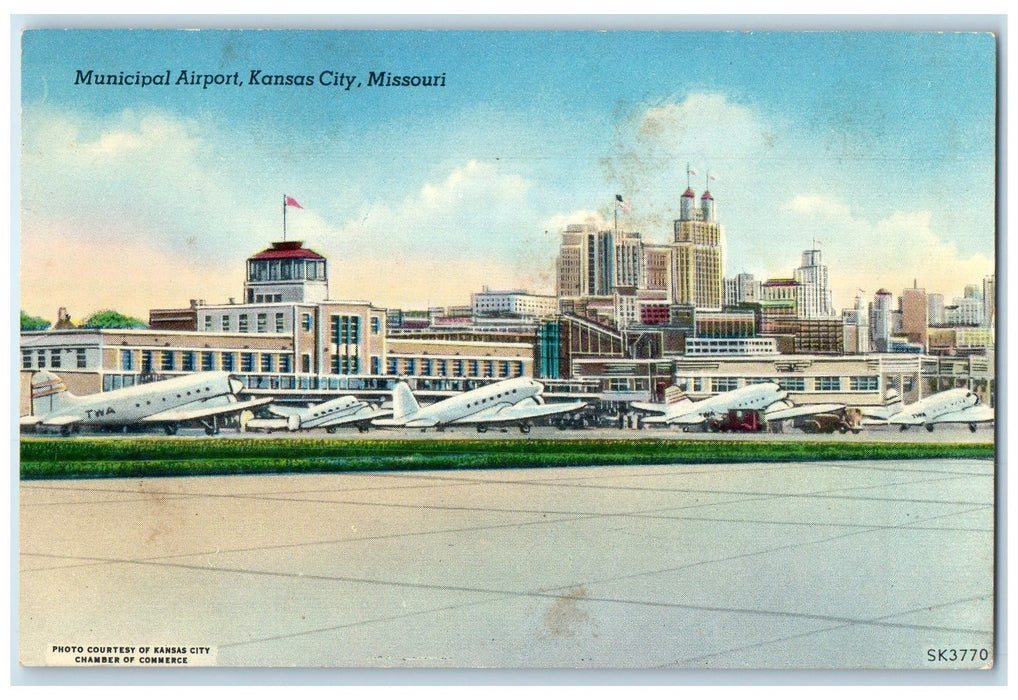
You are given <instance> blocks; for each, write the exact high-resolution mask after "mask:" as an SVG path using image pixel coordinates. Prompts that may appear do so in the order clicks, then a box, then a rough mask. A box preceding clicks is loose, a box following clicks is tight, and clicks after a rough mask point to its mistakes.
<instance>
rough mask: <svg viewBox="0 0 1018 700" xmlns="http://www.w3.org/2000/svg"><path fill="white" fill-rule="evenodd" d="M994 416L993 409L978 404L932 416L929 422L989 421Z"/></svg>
mask: <svg viewBox="0 0 1018 700" xmlns="http://www.w3.org/2000/svg"><path fill="white" fill-rule="evenodd" d="M993 418H994V415H993V409H992V408H990V407H989V406H986V405H985V404H976V405H975V406H969V407H968V408H963V409H962V410H960V411H954V412H953V413H945V414H944V415H941V416H937V417H936V418H931V419H930V420H929V421H927V422H929V423H934V424H937V423H989V422H990V421H992V420H993Z"/></svg>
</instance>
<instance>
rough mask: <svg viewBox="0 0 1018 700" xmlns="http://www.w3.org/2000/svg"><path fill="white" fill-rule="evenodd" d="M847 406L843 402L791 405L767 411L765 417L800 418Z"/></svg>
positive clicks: (831, 411) (776, 418) (772, 418)
mask: <svg viewBox="0 0 1018 700" xmlns="http://www.w3.org/2000/svg"><path fill="white" fill-rule="evenodd" d="M844 407H845V404H843V403H807V404H803V405H801V406H790V407H786V408H779V409H777V410H775V411H766V412H765V413H764V418H766V419H767V420H785V419H786V418H798V417H799V416H812V415H815V414H817V413H833V412H835V411H840V410H841V409H843V408H844Z"/></svg>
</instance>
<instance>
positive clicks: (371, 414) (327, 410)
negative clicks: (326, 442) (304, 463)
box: [244, 396, 392, 433]
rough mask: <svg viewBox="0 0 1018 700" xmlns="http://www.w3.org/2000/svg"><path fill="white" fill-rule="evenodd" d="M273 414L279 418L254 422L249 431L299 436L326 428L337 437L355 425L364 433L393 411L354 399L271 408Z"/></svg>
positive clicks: (247, 425) (247, 427) (254, 419)
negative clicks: (341, 428)
mask: <svg viewBox="0 0 1018 700" xmlns="http://www.w3.org/2000/svg"><path fill="white" fill-rule="evenodd" d="M269 411H271V412H272V413H274V414H276V415H277V416H279V418H252V419H251V420H249V421H248V422H247V423H245V424H244V427H245V429H246V430H264V431H265V432H267V433H271V432H272V431H273V430H289V431H290V432H295V431H297V430H311V429H313V428H325V431H326V432H329V433H334V432H336V428H338V427H339V426H342V425H355V426H357V430H359V431H360V432H362V433H364V432H367V430H368V426H369V425H370V424H371V421H373V420H374V419H376V418H382V417H384V416H388V415H391V414H392V411H390V410H384V409H381V408H376V407H374V406H372V405H371V404H369V403H368V402H366V401H361V400H360V399H358V398H356V397H354V396H340V397H339V398H338V399H332V400H330V401H326V402H324V403H320V404H318V405H316V406H309V407H308V408H293V407H289V406H269Z"/></svg>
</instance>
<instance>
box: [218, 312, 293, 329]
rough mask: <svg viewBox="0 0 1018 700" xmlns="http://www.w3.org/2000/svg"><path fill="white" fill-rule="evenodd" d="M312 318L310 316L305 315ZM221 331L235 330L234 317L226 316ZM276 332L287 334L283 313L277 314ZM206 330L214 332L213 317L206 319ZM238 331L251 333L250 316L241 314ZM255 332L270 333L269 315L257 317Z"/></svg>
mask: <svg viewBox="0 0 1018 700" xmlns="http://www.w3.org/2000/svg"><path fill="white" fill-rule="evenodd" d="M304 315H305V316H310V314H304ZM219 327H220V330H222V331H224V332H227V333H228V332H230V331H232V330H233V317H232V316H229V315H226V314H224V315H223V316H222V317H221V318H220V321H219ZM274 328H275V332H276V333H285V332H286V316H285V314H282V313H277V314H276V316H275V326H274ZM205 330H206V331H211V330H212V316H211V315H208V316H206V317H205ZM237 330H238V331H239V332H241V333H249V332H250V331H251V326H250V316H249V315H248V314H240V315H239V316H237ZM255 332H257V333H268V332H269V315H268V314H256V315H255Z"/></svg>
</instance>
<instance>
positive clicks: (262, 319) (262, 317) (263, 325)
mask: <svg viewBox="0 0 1018 700" xmlns="http://www.w3.org/2000/svg"><path fill="white" fill-rule="evenodd" d="M268 329H269V317H268V314H258V332H259V333H264V332H265V331H267V330H268Z"/></svg>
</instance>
